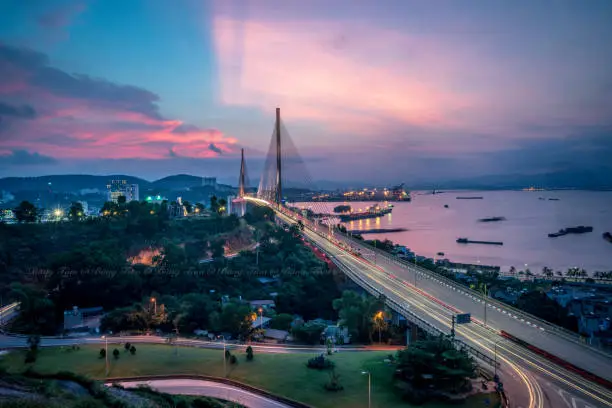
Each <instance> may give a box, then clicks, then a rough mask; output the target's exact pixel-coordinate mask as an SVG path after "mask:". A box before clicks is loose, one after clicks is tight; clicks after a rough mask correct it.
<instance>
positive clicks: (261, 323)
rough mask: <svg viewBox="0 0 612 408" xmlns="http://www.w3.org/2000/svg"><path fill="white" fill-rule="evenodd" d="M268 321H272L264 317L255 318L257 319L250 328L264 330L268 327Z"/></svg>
mask: <svg viewBox="0 0 612 408" xmlns="http://www.w3.org/2000/svg"><path fill="white" fill-rule="evenodd" d="M270 320H272V319H271V318H269V317H266V316H257V318H256V319H255V320H253V323H252V324H251V327H252V328H253V329H265V328H267V327H268V326H269V325H270Z"/></svg>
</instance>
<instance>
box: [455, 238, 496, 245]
mask: <svg viewBox="0 0 612 408" xmlns="http://www.w3.org/2000/svg"><path fill="white" fill-rule="evenodd" d="M457 243H458V244H485V245H504V243H503V242H500V241H473V240H471V239H468V238H457Z"/></svg>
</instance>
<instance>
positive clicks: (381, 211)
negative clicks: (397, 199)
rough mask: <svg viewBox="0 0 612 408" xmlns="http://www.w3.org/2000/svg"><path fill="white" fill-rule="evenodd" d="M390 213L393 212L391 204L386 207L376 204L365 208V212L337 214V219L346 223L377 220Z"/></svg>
mask: <svg viewBox="0 0 612 408" xmlns="http://www.w3.org/2000/svg"><path fill="white" fill-rule="evenodd" d="M391 211H393V205H392V204H389V205H387V206H386V207H381V206H379V205H378V204H376V205H373V206H371V207H366V209H365V211H358V212H349V213H343V214H338V217H339V218H340V221H342V222H346V221H353V220H363V219H366V218H378V217H381V216H383V215H385V214H389V213H391Z"/></svg>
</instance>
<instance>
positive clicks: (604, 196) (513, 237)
mask: <svg viewBox="0 0 612 408" xmlns="http://www.w3.org/2000/svg"><path fill="white" fill-rule="evenodd" d="M457 196H482V197H483V198H484V199H482V200H457V199H456V198H455V197H457ZM539 197H544V198H546V199H547V200H546V201H543V200H539ZM548 198H558V199H559V201H548ZM339 204H342V203H325V204H322V203H316V207H317V208H318V207H319V206H321V205H325V206H326V207H327V208H328V212H329V213H331V212H332V209H333V207H334V206H336V205H339ZM347 204H350V205H351V206H352V207H353V209H359V208H362V209H363V208H365V207H367V206H369V205H372V204H374V203H357V202H353V203H347ZM393 204H394V206H395V207H394V208H393V213H391V214H388V215H385V216H383V217H381V218H379V219H369V220H360V221H353V222H350V223H347V227H348V228H349V229H359V230H367V229H373V228H392V227H393V228H400V227H401V228H407V229H408V231H404V232H395V233H384V234H365V235H364V237H366V238H367V239H373V238H378V239H381V240H382V239H385V238H387V239H390V240H392V241H393V242H395V243H399V244H402V245H406V246H407V247H408V248H410V249H411V250H413V251H415V252H416V253H417V254H419V255H423V256H427V257H431V258H434V257H436V253H438V252H444V254H445V256H444V257H445V258H448V259H450V260H451V261H454V262H465V263H474V264H475V263H477V262H478V261H480V263H481V264H483V265H497V266H501V268H502V270H508V269H509V268H510V266H515V267H516V268H517V269H518V270H521V269H525V264H527V265H528V267H529V269H531V270H532V271H534V272H535V271H541V269H542V267H543V266H548V267H550V268H553V269H555V270H566V269H567V268H570V267H581V268H584V269H586V270H587V271H588V272H589V273H591V272H594V271H596V270H602V271H603V270H605V271H608V270H612V243H610V242H608V241H606V240H604V239H603V238H602V236H601V234H602V233H603V232H605V231H610V232H612V192H589V191H536V192H523V191H478V192H465V191H462V192H448V193H442V194H436V195H432V194H423V193H420V192H413V193H412V202H410V203H402V202H399V203H393ZM445 204H448V206H449V208H444V205H445ZM306 205H311V204H306ZM313 209H314V208H313ZM494 216H503V217H506V220H505V221H499V222H488V223H482V222H478V221H477V220H478V219H479V218H485V217H494ZM578 225H587V226H592V227H593V228H594V230H593V232H592V233H587V234H580V235H566V236H563V237H559V238H548V237H547V234H548V233H550V232H556V231H558V230H559V229H561V228H565V227H570V226H578ZM459 237H467V238H469V239H473V240H482V241H502V242H503V243H504V245H503V246H494V245H477V244H467V245H466V244H458V243H456V242H455V240H456V239H457V238H459ZM438 258H439V257H438Z"/></svg>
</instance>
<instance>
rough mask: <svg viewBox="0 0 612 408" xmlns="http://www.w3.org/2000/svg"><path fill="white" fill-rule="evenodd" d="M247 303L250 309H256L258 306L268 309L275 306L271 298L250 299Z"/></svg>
mask: <svg viewBox="0 0 612 408" xmlns="http://www.w3.org/2000/svg"><path fill="white" fill-rule="evenodd" d="M249 305H250V306H251V309H253V310H257V309H259V308H262V309H264V310H268V309H274V308H275V307H276V304H275V303H274V301H273V300H251V301H250V302H249Z"/></svg>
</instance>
